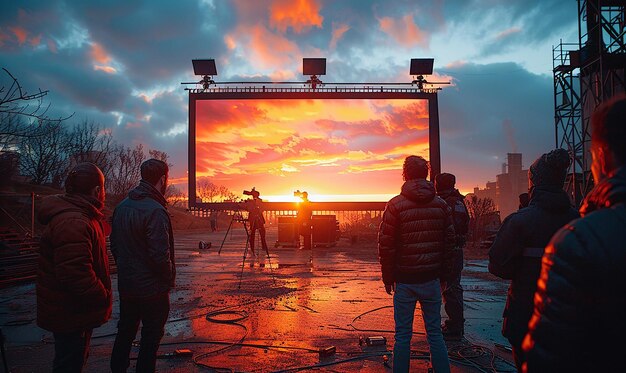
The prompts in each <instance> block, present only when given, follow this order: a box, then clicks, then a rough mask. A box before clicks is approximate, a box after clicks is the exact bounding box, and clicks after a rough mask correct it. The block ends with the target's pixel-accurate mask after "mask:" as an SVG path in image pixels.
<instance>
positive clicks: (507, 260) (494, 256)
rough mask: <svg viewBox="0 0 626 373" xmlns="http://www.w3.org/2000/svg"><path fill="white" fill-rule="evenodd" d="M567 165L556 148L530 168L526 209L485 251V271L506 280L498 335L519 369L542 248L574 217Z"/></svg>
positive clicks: (513, 217)
mask: <svg viewBox="0 0 626 373" xmlns="http://www.w3.org/2000/svg"><path fill="white" fill-rule="evenodd" d="M569 164H570V158H569V154H568V153H567V151H566V150H563V149H556V150H553V151H551V152H549V153H547V154H543V155H542V156H541V157H539V158H538V159H537V160H536V161H535V162H534V163H533V164H532V165H531V166H530V168H529V170H528V181H529V185H530V201H529V203H528V207H526V208H523V209H521V210H518V211H517V212H514V213H513V214H511V215H509V216H508V217H507V218H506V219H504V222H503V223H502V226H501V227H500V230H499V231H498V234H497V235H496V238H495V240H494V241H493V244H492V245H491V248H490V249H489V272H491V273H493V274H494V275H496V276H498V277H500V278H503V279H507V280H511V285H510V286H509V292H508V296H507V303H506V306H505V308H504V314H503V317H504V321H503V323H502V335H504V336H505V337H506V338H507V339H508V340H509V342H510V343H511V347H512V350H513V359H514V360H515V365H516V366H517V369H518V370H519V371H521V367H522V363H523V361H524V359H523V353H522V340H523V339H524V335H525V334H526V331H527V330H528V321H529V320H530V316H531V315H532V312H533V295H534V294H535V289H536V288H537V279H538V278H539V271H540V270H541V256H542V255H543V248H544V247H545V246H546V244H547V243H548V242H549V241H550V238H551V237H552V235H553V234H554V233H555V232H556V231H557V230H558V229H559V228H561V227H563V226H564V225H565V224H567V223H569V222H570V221H571V220H573V219H576V218H577V217H578V213H577V212H576V210H574V209H573V208H572V207H571V204H570V200H569V197H568V196H567V193H565V191H564V190H563V184H564V183H565V176H566V174H567V169H568V167H569Z"/></svg>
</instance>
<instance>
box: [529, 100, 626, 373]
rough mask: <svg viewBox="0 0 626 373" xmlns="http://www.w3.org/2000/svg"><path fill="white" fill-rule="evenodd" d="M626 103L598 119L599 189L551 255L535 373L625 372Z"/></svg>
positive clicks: (539, 314)
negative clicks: (623, 370)
mask: <svg viewBox="0 0 626 373" xmlns="http://www.w3.org/2000/svg"><path fill="white" fill-rule="evenodd" d="M625 118H626V97H623V96H622V97H621V98H619V99H616V100H613V101H609V102H608V103H605V104H603V105H601V106H600V107H599V108H598V109H597V110H596V111H595V112H594V114H593V116H592V119H591V126H592V134H591V154H592V158H593V164H592V166H591V171H592V173H593V177H594V180H595V181H596V186H595V187H594V189H593V190H592V191H591V192H590V193H589V195H587V197H586V198H585V201H584V202H583V205H582V207H581V208H580V212H581V215H582V218H581V219H578V220H574V221H573V222H571V223H569V224H567V225H566V226H565V227H563V228H562V229H561V230H559V231H558V232H557V233H556V234H555V235H554V237H553V238H552V240H551V241H550V243H549V244H548V246H547V247H546V249H545V254H544V255H543V259H542V263H541V265H542V267H541V275H540V278H539V281H538V283H537V293H536V294H535V307H534V312H533V316H532V318H531V320H530V323H529V325H528V326H529V330H528V334H527V335H526V337H525V339H524V342H523V348H524V352H525V355H526V366H525V369H526V371H528V372H617V371H621V370H622V369H623V365H624V350H626V338H625V336H626V317H625V315H626V311H625V310H626V290H625V289H626V146H625V144H626V122H625Z"/></svg>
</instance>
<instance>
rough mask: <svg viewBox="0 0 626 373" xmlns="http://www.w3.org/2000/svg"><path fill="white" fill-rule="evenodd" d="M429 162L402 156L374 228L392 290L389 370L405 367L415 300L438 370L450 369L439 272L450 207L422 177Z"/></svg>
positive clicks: (449, 246)
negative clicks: (396, 181)
mask: <svg viewBox="0 0 626 373" xmlns="http://www.w3.org/2000/svg"><path fill="white" fill-rule="evenodd" d="M428 169H429V167H428V162H427V161H426V160H425V159H424V158H422V157H419V156H414V155H412V156H409V157H407V158H406V159H405V160H404V165H403V172H402V174H403V178H404V180H405V182H404V184H403V185H402V191H401V193H400V194H399V195H398V196H396V197H394V198H392V199H391V200H390V201H389V202H388V203H387V205H386V207H385V211H384V213H383V219H382V222H381V224H380V229H379V232H378V254H379V260H380V264H381V271H382V278H383V283H384V285H385V291H386V292H387V293H388V294H392V293H393V308H394V311H393V314H394V321H395V329H396V330H395V344H394V347H393V371H394V372H408V371H409V363H410V354H411V337H412V336H413V316H414V313H415V306H416V303H417V302H419V303H420V306H421V310H422V318H423V320H424V326H425V329H426V339H427V341H428V345H429V346H430V355H431V362H432V366H433V369H434V371H435V372H436V373H442V372H450V361H449V359H448V351H447V348H446V345H445V342H444V340H443V335H442V334H441V314H440V310H441V286H440V284H439V280H440V278H441V277H442V275H445V274H446V273H447V272H449V271H450V267H451V259H452V251H453V249H454V246H455V233H454V225H453V222H452V216H451V210H450V207H448V205H447V204H446V202H445V201H444V200H443V199H441V198H440V197H438V196H437V194H436V193H435V187H434V186H433V184H432V183H431V182H429V181H427V180H426V176H427V175H428Z"/></svg>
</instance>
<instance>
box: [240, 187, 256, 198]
mask: <svg viewBox="0 0 626 373" xmlns="http://www.w3.org/2000/svg"><path fill="white" fill-rule="evenodd" d="M243 194H244V195H246V196H252V198H259V195H260V193H259V192H258V191H257V190H256V189H255V188H254V187H253V188H252V190H244V191H243Z"/></svg>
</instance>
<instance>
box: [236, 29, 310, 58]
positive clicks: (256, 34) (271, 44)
mask: <svg viewBox="0 0 626 373" xmlns="http://www.w3.org/2000/svg"><path fill="white" fill-rule="evenodd" d="M248 32H249V35H250V39H249V43H248V46H247V48H248V50H249V51H250V55H251V60H252V61H254V63H255V64H256V63H258V64H259V65H260V66H261V67H263V68H275V69H281V68H283V67H288V66H289V65H291V63H292V62H293V61H295V60H296V58H298V57H300V56H301V55H302V53H301V52H300V48H299V47H298V45H297V44H296V43H295V42H293V41H291V40H289V39H287V38H286V37H283V36H281V35H278V34H274V33H272V32H270V31H269V30H268V29H267V28H265V27H264V26H262V25H260V24H259V25H257V26H255V27H253V28H252V29H251V30H248Z"/></svg>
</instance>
